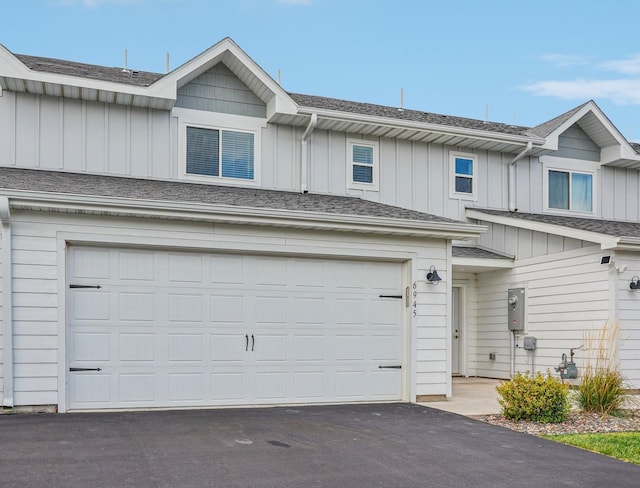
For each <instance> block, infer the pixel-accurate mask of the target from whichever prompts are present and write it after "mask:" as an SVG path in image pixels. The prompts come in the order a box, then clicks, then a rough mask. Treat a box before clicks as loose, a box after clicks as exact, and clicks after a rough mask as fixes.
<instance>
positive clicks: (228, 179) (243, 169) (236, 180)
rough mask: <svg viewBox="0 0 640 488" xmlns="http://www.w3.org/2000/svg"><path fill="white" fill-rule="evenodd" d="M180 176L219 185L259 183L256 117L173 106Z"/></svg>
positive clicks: (258, 124)
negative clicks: (177, 134) (177, 133)
mask: <svg viewBox="0 0 640 488" xmlns="http://www.w3.org/2000/svg"><path fill="white" fill-rule="evenodd" d="M173 115H174V117H177V118H178V123H179V127H180V132H179V141H178V144H179V154H180V163H181V171H180V178H183V179H186V180H194V181H201V182H209V183H215V184H221V185H241V186H256V185H259V184H260V175H261V164H260V161H261V159H260V151H261V140H262V129H263V128H264V127H266V121H265V120H264V119H261V118H259V117H247V116H242V115H233V114H221V113H217V112H215V113H214V112H207V111H201V110H193V109H186V108H183V107H176V108H174V109H173Z"/></svg>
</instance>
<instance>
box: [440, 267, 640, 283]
mask: <svg viewBox="0 0 640 488" xmlns="http://www.w3.org/2000/svg"><path fill="white" fill-rule="evenodd" d="M441 280H442V278H440V275H439V274H438V271H437V270H436V267H435V266H431V267H430V268H429V271H428V272H427V281H428V282H429V283H431V284H432V285H437V284H438V283H440V281H441ZM639 286H640V285H639Z"/></svg>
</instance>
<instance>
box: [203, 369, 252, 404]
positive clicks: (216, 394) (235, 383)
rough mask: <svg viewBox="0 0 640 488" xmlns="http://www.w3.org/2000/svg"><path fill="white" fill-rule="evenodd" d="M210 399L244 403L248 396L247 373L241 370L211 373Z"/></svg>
mask: <svg viewBox="0 0 640 488" xmlns="http://www.w3.org/2000/svg"><path fill="white" fill-rule="evenodd" d="M209 381H210V385H211V388H210V391H211V394H210V399H211V400H212V401H214V402H225V403H226V402H230V401H232V402H236V403H243V401H244V400H245V398H246V388H245V375H244V373H239V372H230V373H225V372H220V373H211V375H210V377H209Z"/></svg>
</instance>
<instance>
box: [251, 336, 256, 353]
mask: <svg viewBox="0 0 640 488" xmlns="http://www.w3.org/2000/svg"><path fill="white" fill-rule="evenodd" d="M255 345H256V338H255V337H254V335H253V334H251V352H253V349H254V348H255Z"/></svg>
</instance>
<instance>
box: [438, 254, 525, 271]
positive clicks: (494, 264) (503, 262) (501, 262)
mask: <svg viewBox="0 0 640 488" xmlns="http://www.w3.org/2000/svg"><path fill="white" fill-rule="evenodd" d="M451 263H452V264H453V265H454V266H466V267H473V268H492V269H495V268H503V269H509V268H513V267H514V261H513V259H498V258H496V259H491V258H488V259H485V258H467V257H455V256H454V257H453V258H451Z"/></svg>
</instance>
